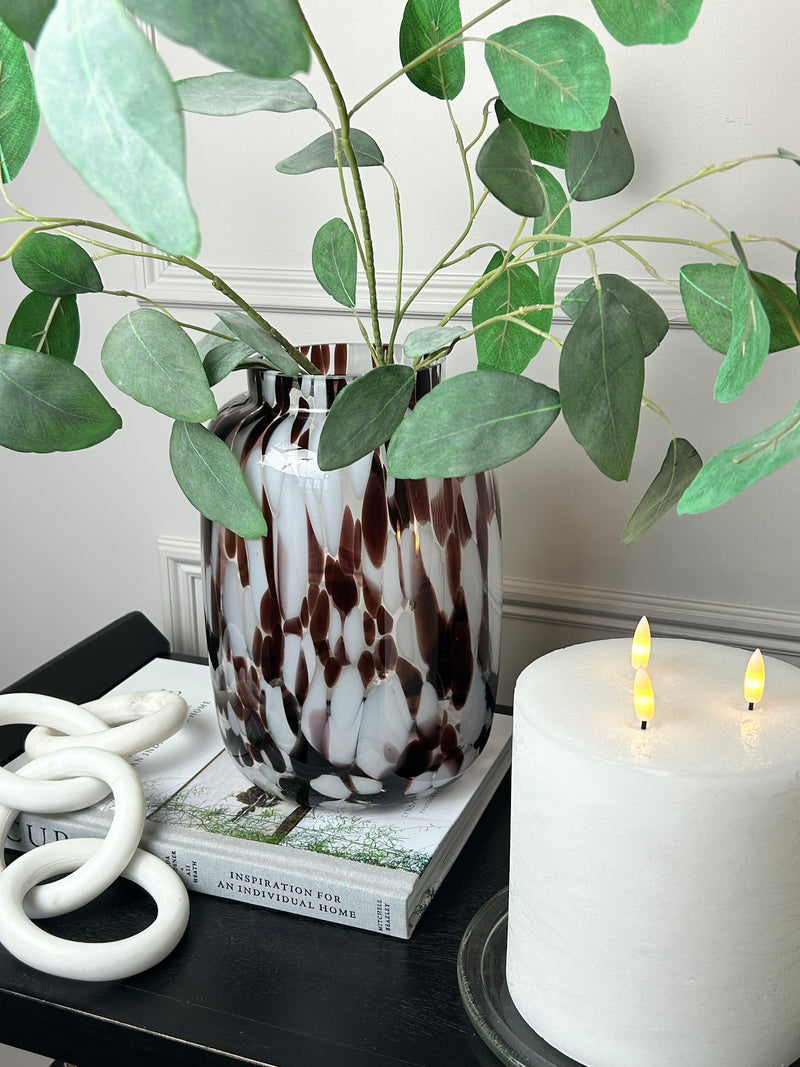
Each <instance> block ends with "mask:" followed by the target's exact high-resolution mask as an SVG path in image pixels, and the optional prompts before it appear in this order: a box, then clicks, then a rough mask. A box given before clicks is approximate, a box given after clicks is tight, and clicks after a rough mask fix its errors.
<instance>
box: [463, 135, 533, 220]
mask: <svg viewBox="0 0 800 1067" xmlns="http://www.w3.org/2000/svg"><path fill="white" fill-rule="evenodd" d="M475 172H476V174H477V175H478V177H479V178H480V180H481V181H482V182H483V184H484V185H485V186H486V188H487V189H488V190H489V192H490V193H491V194H492V196H494V197H495V199H497V200H499V201H500V203H501V204H503V206H504V207H507V208H508V209H509V210H510V211H513V212H514V213H515V214H517V215H522V216H523V217H524V218H533V217H534V216H536V215H541V213H542V212H543V211H544V208H545V194H544V188H543V186H542V183H541V180H540V178H539V176H538V174H537V173H536V171H535V170H534V168H533V164H532V163H531V159H530V154H529V152H528V146H527V145H526V144H525V138H524V137H523V136H522V134H521V133H520V132H519V130H518V129H517V127H516V126H515V125H514V123H513V122H512V121H511V119H506V120H505V121H504V122H501V123H500V125H499V126H498V127H497V129H496V130H494V131H493V132H492V133H491V134H490V135H489V137H488V138H487V139H486V141H485V142H484V144H483V146H482V148H481V150H480V152H479V153H478V158H477V160H476V161H475Z"/></svg>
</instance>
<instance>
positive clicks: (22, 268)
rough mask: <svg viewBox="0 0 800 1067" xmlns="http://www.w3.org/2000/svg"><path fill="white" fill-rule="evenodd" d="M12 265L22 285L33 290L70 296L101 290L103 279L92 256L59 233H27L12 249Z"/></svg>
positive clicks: (51, 294)
mask: <svg viewBox="0 0 800 1067" xmlns="http://www.w3.org/2000/svg"><path fill="white" fill-rule="evenodd" d="M11 265H12V266H13V268H14V271H15V272H16V275H17V277H18V278H19V280H20V281H21V282H22V284H23V285H27V287H28V288H29V289H32V290H33V291H34V292H35V293H46V294H47V295H48V296H69V295H70V294H76V293H101V292H102V291H103V281H102V279H101V277H100V275H99V274H98V272H97V267H95V265H94V262H93V260H92V257H91V256H90V255H89V253H88V252H87V251H86V250H85V249H84V248H81V246H80V245H79V244H77V243H76V242H75V241H73V240H72V239H71V238H69V237H63V236H62V235H61V234H55V233H41V232H34V233H32V234H30V235H29V236H28V237H26V238H25V240H24V241H23V242H22V244H21V245H19V246H18V247H17V248H16V249H15V250H14V254H13V255H12V257H11Z"/></svg>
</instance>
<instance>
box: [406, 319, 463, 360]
mask: <svg viewBox="0 0 800 1067" xmlns="http://www.w3.org/2000/svg"><path fill="white" fill-rule="evenodd" d="M463 336H464V331H463V330H462V329H460V327H458V326H423V327H422V328H421V329H419V330H412V331H411V333H410V334H408V336H407V337H406V339H405V341H404V342H403V353H404V354H405V356H406V358H407V359H422V358H423V357H424V356H432V355H433V354H434V353H437V354H440V355H446V354H447V353H448V352H449V351H450V349H451V348H452V347H453V345H454V344H455V343H456V341H458V340H459V338H461V337H463Z"/></svg>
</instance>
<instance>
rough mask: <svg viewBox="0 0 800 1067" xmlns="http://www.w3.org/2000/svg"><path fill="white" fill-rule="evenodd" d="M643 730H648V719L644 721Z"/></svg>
mask: <svg viewBox="0 0 800 1067" xmlns="http://www.w3.org/2000/svg"><path fill="white" fill-rule="evenodd" d="M642 729H643V730H646V729H647V720H646V719H642Z"/></svg>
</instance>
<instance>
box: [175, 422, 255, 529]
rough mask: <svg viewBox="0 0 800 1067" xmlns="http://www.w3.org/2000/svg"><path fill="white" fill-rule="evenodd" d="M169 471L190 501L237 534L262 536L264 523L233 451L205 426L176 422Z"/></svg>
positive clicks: (204, 513) (209, 516)
mask: <svg viewBox="0 0 800 1067" xmlns="http://www.w3.org/2000/svg"><path fill="white" fill-rule="evenodd" d="M169 459H170V463H171V464H172V472H173V474H174V475H175V479H176V481H177V483H178V485H179V486H180V487H181V489H182V490H183V492H184V493H185V494H186V496H187V498H188V499H189V501H190V503H192V504H193V505H194V507H196V508H197V510H198V511H199V512H200V513H201V514H202V515H205V516H206V518H208V519H211V520H212V522H218V523H221V524H222V525H223V526H226V527H227V528H228V529H229V530H233V532H234V533H237V534H238V535H239V536H240V537H247V538H256V537H265V536H266V534H267V523H266V520H265V518H264V516H263V515H262V514H261V510H260V508H259V507H258V505H257V504H256V502H255V500H253V497H252V496H251V494H250V490H249V489H248V488H247V484H246V482H245V480H244V476H243V474H242V471H241V468H240V466H239V462H238V460H237V459H236V457H235V456H234V454H233V452H231V450H230V449H229V448H228V446H227V445H226V444H224V443H223V442H222V441H220V439H219V438H218V437H216V436H215V435H214V434H213V433H212V432H211V431H210V430H207V429H206V428H205V426H201V425H200V424H199V423H196V422H176V423H175V425H174V426H173V427H172V434H171V435H170V439H169Z"/></svg>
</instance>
